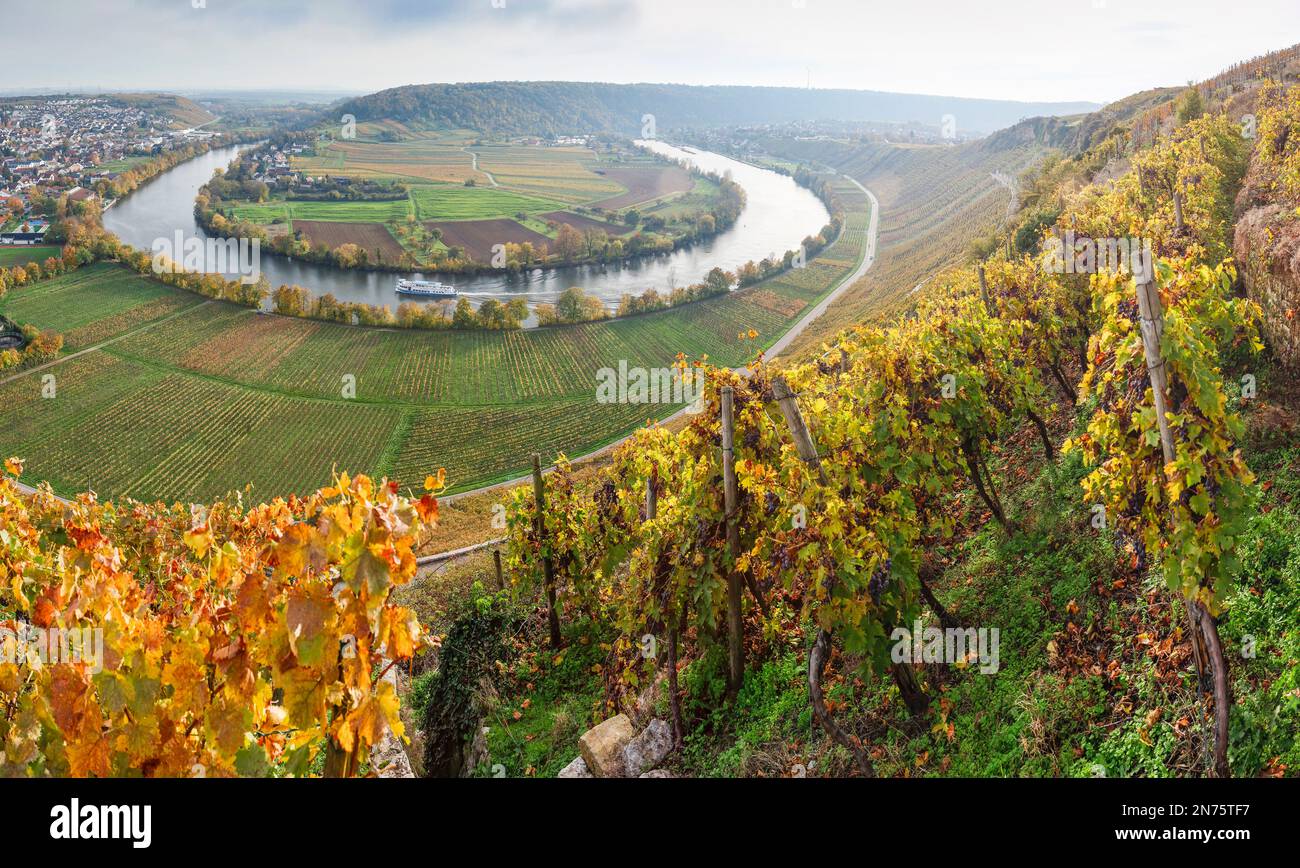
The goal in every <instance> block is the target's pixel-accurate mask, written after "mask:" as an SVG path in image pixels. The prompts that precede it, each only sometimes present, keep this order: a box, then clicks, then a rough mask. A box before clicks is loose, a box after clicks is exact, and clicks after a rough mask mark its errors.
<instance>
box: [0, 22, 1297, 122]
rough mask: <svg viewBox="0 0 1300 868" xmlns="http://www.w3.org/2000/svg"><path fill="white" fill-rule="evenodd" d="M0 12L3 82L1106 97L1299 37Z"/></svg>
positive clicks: (980, 27) (1173, 31)
mask: <svg viewBox="0 0 1300 868" xmlns="http://www.w3.org/2000/svg"><path fill="white" fill-rule="evenodd" d="M195 6H202V7H203V8H194V7H195ZM0 12H2V13H3V14H2V16H0V33H3V34H4V38H3V43H2V44H3V46H4V53H3V59H2V60H0V88H4V89H6V90H13V89H15V88H17V89H21V88H68V89H73V90H76V89H84V88H88V87H96V88H105V89H151V90H172V91H176V90H190V91H193V90H232V89H233V90H242V89H258V90H286V89H311V90H352V91H365V92H369V91H373V90H380V89H383V88H386V87H393V86H397V85H402V84H422V83H427V82H435V81H442V82H449V81H487V80H502V79H508V80H519V79H531V80H546V79H553V80H572V81H615V82H636V81H643V82H674V83H684V84H750V85H784V86H798V87H803V86H806V85H807V84H808V83H809V81H810V80H811V83H812V85H813V86H814V87H844V88H863V89H872V90H889V91H902V92H908V93H931V94H941V95H946V96H972V97H992V98H1002V99H1021V100H1091V101H1095V102H1106V101H1109V100H1112V99H1116V98H1119V97H1122V96H1125V95H1127V94H1129V93H1132V92H1134V91H1137V90H1142V89H1145V88H1148V87H1152V86H1156V85H1175V84H1183V83H1185V82H1187V81H1188V80H1192V79H1200V78H1205V77H1207V76H1209V75H1212V74H1214V73H1215V72H1218V71H1219V70H1220V69H1222V68H1223V67H1225V66H1227V65H1229V64H1230V63H1232V62H1234V61H1236V60H1241V59H1245V58H1248V57H1250V56H1253V55H1256V54H1261V53H1264V52H1266V51H1269V50H1272V49H1276V48H1281V47H1284V46H1286V45H1290V44H1292V43H1295V42H1300V0H1235V2H1231V3H1228V2H1223V0H1067V2H1063V3H1061V2H1051V0H1048V2H1044V0H984V2H979V0H974V2H971V0H0Z"/></svg>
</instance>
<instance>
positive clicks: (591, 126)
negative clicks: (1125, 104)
mask: <svg viewBox="0 0 1300 868" xmlns="http://www.w3.org/2000/svg"><path fill="white" fill-rule="evenodd" d="M1098 107H1099V106H1097V105H1095V104H1093V103H1084V102H1072V103H1063V102H1062V103H1046V102H1012V101H1008V100H990V99H962V98H958V97H942V96H924V95H917V94H903V93H886V92H883V91H869V90H806V89H802V88H781V87H731V86H714V87H694V86H687V85H676V84H592V83H578V82H486V83H478V84H425V85H408V86H406V87H398V88H392V89H390V90H385V91H380V92H379V93H375V94H371V95H370V96H364V97H359V98H357V99H352V100H348V101H346V102H345V103H343V104H342V106H341V107H340V110H341V111H342V112H343V113H345V114H352V115H355V116H356V118H357V119H358V120H380V119H393V120H399V121H403V122H411V121H420V122H425V123H430V124H433V125H435V126H440V127H449V128H461V129H473V130H480V131H482V132H486V133H497V134H503V135H526V134H532V135H563V134H566V133H589V132H594V131H602V132H620V133H625V134H629V135H637V134H640V132H641V130H642V126H643V123H644V122H643V120H642V119H643V118H644V116H645V115H653V116H654V118H655V123H656V127H657V129H658V131H660V132H667V131H670V130H673V129H676V128H680V127H701V126H725V125H734V124H763V123H787V122H791V121H805V120H806V121H813V120H824V119H828V118H835V119H837V120H844V121H884V122H894V121H896V122H907V121H920V122H924V123H931V124H935V125H936V126H937V125H939V124H940V123H941V120H942V119H943V117H944V116H945V115H952V116H953V117H954V118H955V119H956V123H957V127H958V129H959V130H962V131H971V132H981V133H988V132H992V131H994V130H998V129H1002V128H1004V127H1008V126H1010V125H1012V124H1014V123H1016V122H1017V121H1019V120H1021V119H1023V118H1027V117H1033V116H1038V115H1066V114H1077V113H1082V112H1089V111H1092V110H1094V109H1096V108H1098Z"/></svg>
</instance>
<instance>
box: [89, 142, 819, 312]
mask: <svg viewBox="0 0 1300 868" xmlns="http://www.w3.org/2000/svg"><path fill="white" fill-rule="evenodd" d="M645 144H646V145H647V146H648V147H650V148H652V149H653V150H655V151H656V152H658V153H660V154H663V155H665V156H667V157H671V158H673V159H685V160H687V161H689V162H690V163H692V164H693V165H695V166H697V167H698V168H700V169H702V170H704V171H706V172H712V173H716V174H719V175H721V174H724V173H726V172H730V173H731V175H732V177H733V178H734V179H735V180H736V182H737V183H739V184H740V185H741V187H743V188H744V189H745V193H746V196H747V204H746V206H745V210H744V211H743V213H742V214H741V216H740V219H739V220H738V221H737V222H736V225H735V226H733V227H732V228H731V229H729V230H727V231H726V232H723V233H721V234H719V235H717V236H715V237H714V238H712V239H710V240H708V241H705V242H701V243H699V244H696V245H694V246H692V247H690V248H687V249H684V250H677V251H674V252H672V253H666V254H661V255H658V256H653V257H649V258H644V259H638V260H636V261H633V262H629V263H626V264H622V265H608V266H582V267H570V268H551V269H535V270H533V271H530V272H528V273H523V274H514V275H511V274H502V273H484V274H480V275H475V276H469V275H456V276H453V277H445V278H442V279H443V280H444V281H445V282H449V283H452V284H454V285H455V286H456V288H457V289H459V290H460V292H461V294H462V295H465V296H468V297H469V298H470V300H471V301H472V302H474V303H475V304H476V305H477V304H478V303H481V302H482V301H484V300H486V299H488V298H495V299H498V300H500V301H508V300H509V299H511V298H514V297H516V296H519V295H523V296H525V297H526V298H527V300H528V301H529V302H530V303H540V302H553V301H555V300H556V299H557V298H558V297H559V295H560V293H562V292H563V291H564V290H565V289H567V288H569V287H571V286H579V287H582V289H583V290H584V291H586V292H587V293H589V294H591V295H596V296H598V297H599V298H601V300H602V301H604V302H605V304H606V305H607V306H609V307H611V308H613V307H614V306H616V305H617V303H618V301H619V299H620V298H621V297H622V296H623V295H625V294H633V295H635V294H639V293H641V292H644V291H645V290H647V289H657V290H660V291H661V292H662V291H666V290H669V289H671V288H673V287H679V286H687V285H689V284H692V283H697V282H699V281H700V280H702V279H703V278H704V276H705V275H706V274H708V272H709V271H710V270H711V269H712V268H714V267H719V266H720V267H722V268H724V269H726V270H728V271H734V270H735V269H736V268H738V267H739V266H741V265H743V264H744V263H746V262H749V261H751V260H753V261H758V260H760V259H762V258H763V257H765V256H768V255H770V254H778V255H779V254H781V253H784V252H785V251H786V250H791V249H794V248H796V247H797V246H798V245H799V243H800V242H801V241H802V240H803V239H804V238H805V237H806V236H808V235H813V234H816V233H817V232H818V231H819V230H820V229H821V228H822V227H823V226H825V225H826V223H827V222H828V221H829V219H830V215H829V214H828V213H827V211H826V207H825V206H824V205H823V204H822V203H821V201H820V200H819V199H818V198H817V197H816V196H814V195H813V194H812V193H810V192H809V191H808V190H806V189H804V188H802V187H800V186H799V185H797V184H796V183H795V182H794V180H793V179H791V178H788V177H786V176H784V175H779V174H777V173H776V172H771V171H768V170H766V169H760V168H757V167H756V166H751V165H748V164H746V163H741V162H739V161H737V160H732V159H730V158H728V157H724V156H721V155H720V154H715V153H711V152H708V151H697V150H694V149H692V150H689V151H688V150H684V149H682V148H679V147H674V146H672V145H669V144H667V143H665V142H657V141H656V142H647V143H645ZM239 150H240V148H238V147H228V148H218V149H215V150H213V151H209V152H208V153H207V154H204V155H202V156H199V157H196V158H194V159H192V160H189V161H187V162H185V163H182V164H180V165H179V166H176V167H174V168H172V169H171V170H169V171H167V172H164V173H163V174H162V175H159V176H158V177H157V178H154V179H153V180H151V181H149V182H148V183H147V184H144V185H143V186H141V187H140V189H138V190H136V191H135V192H134V193H132V194H130V195H129V196H126V197H124V198H123V199H122V200H121V201H119V202H118V203H117V204H116V205H114V206H113V207H112V208H111V209H109V210H108V211H107V212H105V214H104V228H106V229H107V230H108V231H110V232H112V233H114V234H115V235H117V237H118V238H120V239H121V240H122V241H124V242H125V243H127V244H129V245H131V246H132V247H135V248H136V249H139V250H151V249H152V248H153V245H154V242H155V241H156V240H158V239H164V238H165V239H169V240H170V239H172V238H174V236H175V234H176V232H177V231H180V232H181V233H183V234H184V236H185V237H187V238H188V237H191V236H203V235H204V233H203V231H202V229H200V228H199V226H198V223H197V222H196V221H195V219H194V198H195V196H197V195H198V191H199V188H200V187H201V186H203V184H205V183H207V181H208V180H209V179H211V177H212V174H213V172H215V171H216V170H217V169H219V168H224V167H225V166H228V165H229V164H230V163H231V162H232V161H233V160H234V159H235V157H236V156H237V155H238V153H239ZM261 270H262V273H263V274H265V275H266V276H267V278H268V279H269V280H270V282H271V286H272V287H273V288H274V287H277V286H280V285H282V284H297V285H299V286H302V287H305V288H306V289H309V290H311V291H312V292H313V293H315V294H317V295H323V294H325V293H327V292H328V293H332V294H333V295H334V296H335V297H336V298H338V299H339V300H341V301H355V302H365V303H367V304H386V305H389V306H392V307H395V306H396V305H397V304H398V303H399V302H400V301H403V300H404V299H403V298H402V297H401V296H398V295H397V294H396V293H395V292H394V284H395V283H396V281H397V278H398V276H399V275H397V274H394V273H391V272H383V273H380V272H366V271H344V270H341V269H337V268H333V267H330V266H326V265H319V264H316V263H311V262H302V261H298V260H291V259H288V258H286V257H283V256H276V255H274V254H270V253H264V254H263V256H262V257H261ZM410 276H414V277H430V278H432V277H435V276H434V275H421V274H415V275H410ZM431 303H438V302H431Z"/></svg>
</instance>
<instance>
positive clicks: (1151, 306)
mask: <svg viewBox="0 0 1300 868" xmlns="http://www.w3.org/2000/svg"><path fill="white" fill-rule="evenodd" d="M1175 196H1176V194H1175ZM1177 202H1178V200H1177V198H1175V205H1176V206H1177ZM1148 276H1149V277H1150V279H1149V280H1148V281H1146V282H1145V283H1144V282H1142V281H1140V280H1139V281H1138V282H1137V296H1138V316H1139V321H1140V323H1141V329H1142V349H1143V352H1144V355H1145V357H1146V365H1147V373H1148V375H1149V377H1150V379H1151V392H1152V396H1153V398H1154V400H1155V409H1156V423H1157V425H1158V426H1159V429H1160V451H1161V456H1162V457H1163V459H1164V463H1165V473H1166V474H1167V473H1168V472H1169V467H1170V466H1171V465H1172V464H1173V463H1174V461H1175V460H1176V458H1177V455H1178V453H1177V449H1176V444H1175V442H1174V434H1173V430H1172V429H1171V428H1170V427H1169V419H1168V418H1167V414H1168V412H1169V403H1168V397H1167V396H1168V388H1169V374H1168V371H1167V369H1166V367H1165V359H1164V355H1163V353H1162V352H1161V349H1160V343H1161V341H1162V339H1163V338H1164V333H1165V313H1164V307H1163V305H1162V303H1161V301H1160V288H1159V285H1158V284H1157V283H1156V279H1155V274H1154V271H1153V272H1152V273H1151V274H1149V275H1148ZM1187 624H1188V627H1189V630H1188V634H1189V635H1188V638H1189V639H1190V640H1191V643H1192V656H1193V658H1194V659H1195V661H1196V673H1197V679H1198V685H1199V687H1200V689H1201V690H1202V691H1204V690H1207V689H1211V690H1213V693H1214V713H1215V744H1214V768H1215V772H1216V774H1218V775H1219V776H1220V777H1228V776H1229V775H1230V774H1231V772H1230V769H1229V767H1228V711H1229V707H1230V705H1231V701H1232V700H1231V696H1230V694H1229V688H1228V663H1227V659H1226V658H1225V656H1224V654H1223V642H1222V641H1221V639H1220V638H1219V628H1218V625H1217V624H1215V622H1214V617H1213V616H1212V615H1210V614H1209V613H1208V612H1206V611H1205V609H1204V608H1203V607H1202V606H1201V604H1200V602H1199V601H1198V600H1190V599H1189V600H1187Z"/></svg>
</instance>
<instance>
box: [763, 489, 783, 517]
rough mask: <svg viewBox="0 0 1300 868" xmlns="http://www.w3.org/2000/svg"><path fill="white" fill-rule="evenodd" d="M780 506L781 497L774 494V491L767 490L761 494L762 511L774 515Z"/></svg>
mask: <svg viewBox="0 0 1300 868" xmlns="http://www.w3.org/2000/svg"><path fill="white" fill-rule="evenodd" d="M780 506H781V498H779V497H777V496H776V492H775V491H769V492H767V493H765V494H764V495H763V511H764V512H765V513H767V514H768V515H776V511H777V509H778V508H780Z"/></svg>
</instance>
